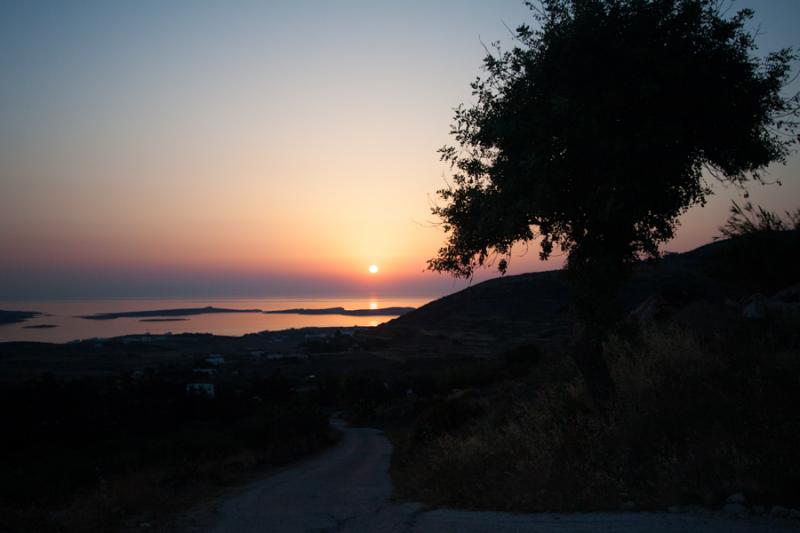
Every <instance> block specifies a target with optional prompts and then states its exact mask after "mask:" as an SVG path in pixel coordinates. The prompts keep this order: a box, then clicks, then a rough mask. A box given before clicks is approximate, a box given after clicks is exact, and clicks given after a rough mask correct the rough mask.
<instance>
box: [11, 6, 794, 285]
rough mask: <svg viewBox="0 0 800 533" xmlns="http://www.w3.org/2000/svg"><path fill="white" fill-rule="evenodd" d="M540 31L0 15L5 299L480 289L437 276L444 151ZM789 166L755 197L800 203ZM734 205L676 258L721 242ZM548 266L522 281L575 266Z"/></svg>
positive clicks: (790, 14)
mask: <svg viewBox="0 0 800 533" xmlns="http://www.w3.org/2000/svg"><path fill="white" fill-rule="evenodd" d="M739 7H752V8H754V9H755V11H756V23H757V24H760V27H761V31H760V36H759V43H760V45H761V48H762V50H764V51H768V50H772V49H775V48H778V47H782V46H800V30H798V29H797V21H798V20H800V1H798V0H760V1H759V0H740V1H738V2H736V3H735V7H734V9H736V8H739ZM529 21H530V15H529V12H528V11H527V9H526V8H525V7H524V6H523V5H522V2H521V1H517V0H501V1H495V2H487V1H479V0H474V1H470V0H462V1H455V0H453V1H444V0H442V1H434V0H431V1H410V2H396V1H393V2H389V1H385V2H384V1H375V0H373V1H366V0H365V1H355V0H352V1H351V0H348V1H344V0H342V1H288V0H287V1H285V2H277V1H276V2H267V1H262V2H255V1H252V2H250V1H243V2H234V1H226V2H202V1H194V0H193V1H185V2H181V1H174V2H162V1H136V2H133V1H131V2H127V3H115V2H109V1H98V2H61V1H58V2H44V1H40V2H11V1H4V2H2V4H0V298H27V297H80V296H83V297H96V296H222V295H225V296H242V295H252V296H256V295H258V296H265V295H267V296H268V295H302V294H344V293H347V294H357V293H363V292H378V293H381V294H392V295H402V294H406V295H431V296H437V295H440V294H443V293H446V292H452V291H453V290H456V289H459V288H461V287H463V286H464V285H465V284H464V282H454V281H453V280H452V279H450V278H448V277H444V276H439V275H436V274H432V273H423V269H424V265H425V260H426V259H428V258H430V257H431V256H432V255H434V254H435V252H436V250H437V248H438V247H439V246H440V245H441V243H442V242H443V235H442V233H441V230H440V229H439V228H437V227H435V226H434V225H432V224H431V222H432V221H433V220H432V218H431V216H430V214H429V211H430V209H429V208H430V202H431V201H432V199H433V198H434V192H435V191H436V190H437V189H439V188H441V187H442V186H443V184H444V178H445V177H446V175H447V168H446V167H445V166H443V165H442V164H441V163H440V162H439V159H438V154H437V153H436V149H437V148H439V147H440V146H442V145H443V144H445V143H448V142H449V137H448V132H449V124H450V121H451V117H452V108H453V107H454V106H456V105H457V104H458V103H460V102H467V103H468V102H470V100H471V97H470V89H469V82H470V81H471V80H472V79H473V78H474V77H475V76H476V75H477V74H478V73H479V67H480V63H481V59H482V57H483V56H484V49H483V46H482V44H481V40H483V41H484V42H487V43H488V42H490V41H494V40H501V41H504V42H506V43H508V41H509V38H508V37H509V35H508V31H507V30H506V28H505V26H504V23H505V24H508V25H509V26H515V25H517V24H519V23H521V22H529ZM771 174H772V176H773V177H774V178H776V179H781V180H782V181H783V183H784V185H783V186H782V187H778V186H771V187H766V188H758V189H753V190H752V193H753V194H752V198H753V200H754V202H756V203H760V204H762V205H764V206H765V207H768V208H771V209H778V210H782V209H790V208H795V207H798V206H800V158H798V156H797V155H795V156H793V157H792V159H791V161H790V163H789V165H788V166H786V167H780V166H778V167H775V168H773V169H771ZM718 193H719V194H717V195H716V196H715V197H714V198H712V200H711V202H710V204H709V206H708V207H706V208H705V209H704V210H699V209H695V210H693V211H691V212H690V213H689V214H687V216H686V217H684V220H683V225H682V227H681V229H680V230H679V233H678V236H677V238H676V239H675V240H674V241H673V242H671V243H669V244H668V245H667V249H669V250H674V251H683V250H687V249H691V248H693V247H695V246H697V245H699V244H703V243H705V242H708V241H709V240H710V239H711V237H712V236H713V235H714V234H715V233H716V230H717V227H718V226H719V225H720V224H721V223H722V222H723V221H724V219H725V217H726V210H727V208H728V205H729V199H730V198H731V197H736V192H735V191H731V190H724V189H722V188H718ZM536 255H537V254H536V253H535V250H534V249H532V250H531V252H530V253H528V254H527V255H526V256H522V257H514V258H513V259H512V262H511V269H510V270H511V272H512V273H518V272H524V271H530V270H543V269H548V268H555V267H557V266H559V264H560V258H554V260H552V261H551V262H550V264H547V265H545V264H542V263H540V262H539V261H538V259H537V257H536ZM372 263H375V264H377V265H379V266H380V269H381V270H380V272H379V274H377V275H375V276H370V275H369V274H368V273H367V267H368V266H369V265H370V264H372ZM489 275H495V273H494V272H493V271H492V272H489V273H484V274H482V275H481V276H480V277H481V278H483V277H486V276H489Z"/></svg>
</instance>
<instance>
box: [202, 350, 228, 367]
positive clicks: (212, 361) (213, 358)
mask: <svg viewBox="0 0 800 533" xmlns="http://www.w3.org/2000/svg"><path fill="white" fill-rule="evenodd" d="M206 363H208V364H209V365H214V366H220V365H224V364H225V358H224V357H223V356H221V355H220V354H218V353H212V354H211V355H209V356H208V357H206Z"/></svg>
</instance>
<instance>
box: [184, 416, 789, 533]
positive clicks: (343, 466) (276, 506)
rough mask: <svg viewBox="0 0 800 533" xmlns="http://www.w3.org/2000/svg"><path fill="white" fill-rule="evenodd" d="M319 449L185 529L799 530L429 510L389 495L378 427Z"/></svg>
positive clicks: (706, 520)
mask: <svg viewBox="0 0 800 533" xmlns="http://www.w3.org/2000/svg"><path fill="white" fill-rule="evenodd" d="M337 425H338V426H339V427H340V428H341V429H342V432H343V436H342V440H341V442H340V443H339V444H338V445H337V446H336V447H335V448H333V449H331V450H328V451H327V452H325V453H324V454H322V455H320V456H318V457H316V458H314V459H311V460H309V461H306V462H304V463H301V464H298V465H297V466H294V467H292V468H289V469H286V470H284V471H281V472H279V473H277V474H275V475H273V476H271V477H269V478H267V479H263V480H260V481H257V482H254V483H252V484H250V485H248V486H246V487H244V489H243V490H242V491H240V492H239V493H237V494H235V495H231V496H230V497H228V498H227V499H225V500H223V501H221V502H218V503H217V504H215V505H212V506H207V507H206V508H205V509H204V510H202V511H198V512H196V513H194V515H190V516H188V517H187V519H186V520H187V521H188V522H189V523H188V524H186V525H185V527H182V528H181V529H183V530H185V531H187V533H199V532H213V533H256V532H258V533H296V532H331V533H333V532H337V533H339V532H387V533H394V532H396V533H434V532H435V533H446V532H453V533H455V532H458V533H478V532H486V533H511V532H515V533H516V532H536V533H539V532H590V531H591V532H594V531H614V532H617V531H619V532H623V533H633V532H642V533H644V532H648V533H662V532H664V533H665V532H674V531H686V532H699V533H721V532H726V533H728V532H729V533H745V532H748V533H749V532H755V531H773V532H784V531H786V532H789V531H793V532H797V531H800V528H798V525H800V524H798V523H797V521H788V520H786V521H782V520H773V519H769V518H747V519H739V518H732V517H727V516H723V515H720V514H715V513H705V514H694V515H682V514H673V513H666V512H664V513H581V514H532V515H514V514H509V513H491V512H469V511H455V510H448V509H438V510H430V509H427V508H425V507H423V506H421V505H419V504H412V503H395V502H392V501H391V494H392V487H391V482H390V480H389V476H388V473H387V471H388V467H389V458H390V456H391V453H392V447H391V444H390V443H389V441H388V440H387V439H386V437H384V436H383V434H382V433H381V432H380V431H377V430H374V429H368V428H348V427H345V426H344V425H343V424H341V423H338V424H337Z"/></svg>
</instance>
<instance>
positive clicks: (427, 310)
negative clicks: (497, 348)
mask: <svg viewBox="0 0 800 533" xmlns="http://www.w3.org/2000/svg"><path fill="white" fill-rule="evenodd" d="M798 265H800V232H798V231H786V232H772V233H765V234H759V235H752V236H745V237H739V238H736V239H731V240H724V241H718V242H713V243H710V244H707V245H704V246H701V247H699V248H696V249H695V250H692V251H690V252H686V253H682V254H667V255H666V256H665V257H664V258H662V259H661V260H659V261H656V262H642V263H641V264H639V265H638V266H637V267H636V269H635V274H634V276H633V277H632V279H631V280H630V281H629V282H628V283H626V284H625V286H624V287H623V288H622V290H621V291H620V296H619V304H620V307H621V310H622V311H623V312H630V311H631V310H633V309H635V308H636V307H637V306H639V305H640V304H641V303H642V302H644V301H645V300H647V299H648V298H651V297H658V298H659V299H661V300H662V301H664V302H666V303H668V304H669V305H671V306H674V307H681V306H685V305H687V304H688V303H690V302H693V301H698V300H703V301H711V302H721V301H724V300H725V299H733V300H740V299H742V298H746V297H748V296H750V295H752V294H753V293H756V292H762V293H765V294H770V293H772V292H775V291H777V290H780V289H781V288H784V287H786V286H788V285H791V284H794V283H797V282H798V281H800V268H798ZM571 302H572V299H571V290H570V287H569V284H568V283H567V280H566V279H565V278H564V275H563V272H562V271H548V272H537V273H530V274H521V275H517V276H506V277H501V278H495V279H491V280H488V281H484V282H482V283H478V284H476V285H474V286H472V287H469V288H467V289H464V290H462V291H459V292H457V293H455V294H451V295H449V296H445V297H444V298H440V299H439V300H435V301H433V302H430V303H428V304H426V305H424V306H422V307H420V308H419V309H417V310H416V311H412V312H410V313H408V314H406V315H404V316H402V317H399V318H396V319H395V320H392V321H391V322H389V323H388V324H385V325H384V326H382V328H383V329H384V330H386V331H393V330H402V329H406V328H411V329H421V330H425V331H469V332H483V333H487V334H490V335H493V336H499V337H502V336H506V335H519V334H524V335H526V336H528V335H533V336H534V337H537V338H550V337H552V336H555V335H564V334H568V333H569V331H570V328H571V325H572V315H571Z"/></svg>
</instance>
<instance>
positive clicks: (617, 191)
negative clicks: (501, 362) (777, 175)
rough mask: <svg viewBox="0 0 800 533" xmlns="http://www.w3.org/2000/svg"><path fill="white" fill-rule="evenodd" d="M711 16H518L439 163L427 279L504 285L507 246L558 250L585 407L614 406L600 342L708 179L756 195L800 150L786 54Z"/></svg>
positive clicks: (620, 0) (633, 0) (618, 12)
mask: <svg viewBox="0 0 800 533" xmlns="http://www.w3.org/2000/svg"><path fill="white" fill-rule="evenodd" d="M720 4H721V2H719V1H718V0H542V1H541V2H540V3H535V4H533V3H528V6H529V7H530V8H531V9H532V11H533V13H534V18H535V20H536V23H537V26H538V29H536V30H534V29H532V28H531V27H529V26H527V25H522V26H520V27H518V28H517V29H516V31H515V32H514V36H515V39H516V41H517V45H516V46H515V47H514V48H513V49H512V50H510V51H503V50H501V49H500V47H499V45H498V44H497V43H495V44H494V45H493V47H494V51H493V52H489V53H488V55H487V57H486V58H485V60H484V67H485V70H486V73H487V74H486V76H484V77H482V78H481V77H479V78H478V79H477V80H476V81H475V82H473V84H472V88H473V95H474V96H475V97H476V103H475V104H474V105H472V106H470V107H464V106H463V105H462V106H460V107H458V108H457V109H456V111H455V118H454V124H453V128H452V134H453V135H454V137H455V139H456V141H457V144H458V147H452V146H449V147H445V148H443V149H442V150H441V154H442V159H443V160H444V161H447V162H449V163H450V164H451V165H452V167H453V169H454V175H453V177H452V184H451V186H450V187H449V188H446V189H444V190H441V191H439V196H440V197H441V199H442V200H444V202H443V205H441V206H438V207H435V208H434V209H433V213H434V214H436V215H438V216H439V217H440V219H441V220H442V223H443V227H444V230H445V232H446V233H447V238H448V240H447V243H446V245H445V246H444V247H443V248H441V249H440V250H439V253H438V255H437V257H436V258H434V259H431V260H430V261H429V262H428V267H429V268H430V269H432V270H435V271H441V272H450V273H453V274H455V275H458V276H464V277H470V276H471V275H472V274H473V271H474V269H475V268H477V267H479V266H482V265H484V264H486V263H487V261H489V260H490V259H491V258H492V257H494V256H495V255H499V256H504V257H503V258H502V260H500V261H499V263H498V266H499V269H500V271H501V272H503V273H504V272H505V269H506V267H507V260H506V257H508V255H509V253H510V251H511V248H512V246H513V245H514V244H515V243H517V242H520V241H523V242H524V241H531V240H534V239H540V242H541V252H540V255H541V257H542V258H543V259H544V258H547V257H548V256H550V254H551V253H552V251H553V249H554V247H559V248H561V249H562V250H564V251H565V252H566V253H567V262H566V269H567V273H568V275H569V278H570V279H571V280H572V282H573V286H574V287H575V289H576V290H575V294H576V301H575V304H576V311H577V314H578V317H579V318H580V324H581V327H580V329H579V331H578V332H577V339H578V342H577V346H576V349H575V350H573V352H574V356H575V360H576V363H577V365H578V367H579V368H580V370H581V372H582V373H583V375H584V378H585V380H586V382H587V385H588V386H589V388H590V391H591V392H592V394H594V395H595V397H596V398H608V397H609V394H611V392H612V391H613V388H612V383H611V381H610V377H609V374H608V370H607V367H606V366H605V363H604V360H603V357H602V347H601V341H602V337H603V335H604V333H605V331H606V328H608V327H609V326H610V324H611V322H612V320H613V319H614V316H615V313H614V304H613V302H614V301H615V295H616V292H617V289H618V286H619V284H620V283H621V282H622V281H623V280H624V279H625V278H626V276H628V275H629V273H630V269H631V266H632V265H633V264H634V263H635V262H636V261H637V260H639V259H640V258H642V257H645V256H650V257H655V256H658V245H659V244H660V243H663V242H665V241H667V240H668V239H670V238H671V237H672V236H673V233H674V230H675V226H676V224H677V222H678V217H679V216H680V215H681V214H682V213H683V212H685V211H686V210H687V209H688V208H689V207H690V206H692V205H694V204H703V203H704V202H705V198H706V196H707V195H708V194H710V193H711V191H710V189H709V187H708V183H707V182H706V181H705V176H713V177H714V178H716V179H718V180H721V181H727V182H732V183H734V184H737V185H740V186H742V185H744V184H745V183H747V182H748V181H751V180H755V181H762V173H761V172H762V170H763V169H764V168H765V167H766V166H767V165H769V164H770V163H772V162H776V161H779V162H783V161H785V158H786V156H787V155H788V153H789V151H790V148H791V145H792V143H793V142H795V141H796V140H797V137H796V135H797V131H798V97H797V95H795V96H793V97H787V96H784V95H783V94H782V91H783V89H784V88H785V86H786V85H787V84H788V82H789V81H790V80H789V75H790V71H791V64H792V62H794V61H795V60H796V59H797V55H796V53H795V51H794V50H792V49H788V48H787V49H783V50H779V51H777V52H773V53H770V54H769V55H766V56H765V57H763V58H760V57H758V56H757V55H756V45H755V42H754V35H753V34H752V33H750V32H749V31H748V30H747V29H746V28H745V23H746V22H747V21H748V20H749V19H750V18H751V17H752V15H753V13H752V12H751V11H750V10H743V11H739V12H738V13H736V14H735V15H733V16H732V17H730V18H728V17H727V16H726V15H725V13H723V12H722V11H721V8H720ZM704 171H705V173H704ZM531 305H535V303H533V302H532V304H531Z"/></svg>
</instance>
